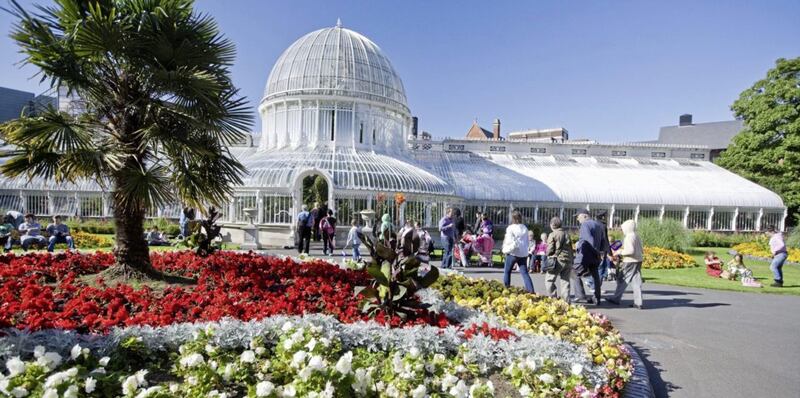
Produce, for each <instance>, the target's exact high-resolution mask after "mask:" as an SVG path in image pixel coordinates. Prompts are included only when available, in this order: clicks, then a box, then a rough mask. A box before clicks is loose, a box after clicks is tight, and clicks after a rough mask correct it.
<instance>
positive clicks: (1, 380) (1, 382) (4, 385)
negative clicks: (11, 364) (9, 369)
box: [0, 375, 10, 394]
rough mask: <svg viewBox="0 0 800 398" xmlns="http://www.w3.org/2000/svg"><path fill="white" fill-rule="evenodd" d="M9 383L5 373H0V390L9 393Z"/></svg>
mask: <svg viewBox="0 0 800 398" xmlns="http://www.w3.org/2000/svg"><path fill="white" fill-rule="evenodd" d="M8 383H10V381H9V380H8V379H6V378H5V377H4V376H3V375H0V392H3V393H6V394H8Z"/></svg>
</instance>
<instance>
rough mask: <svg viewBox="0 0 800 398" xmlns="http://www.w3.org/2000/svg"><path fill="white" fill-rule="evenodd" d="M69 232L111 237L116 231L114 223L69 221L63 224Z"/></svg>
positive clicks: (104, 221)
mask: <svg viewBox="0 0 800 398" xmlns="http://www.w3.org/2000/svg"><path fill="white" fill-rule="evenodd" d="M64 224H67V226H68V227H69V230H70V231H71V232H73V233H74V232H87V233H90V234H101V235H113V234H114V232H115V231H116V228H115V227H114V223H112V222H109V221H106V220H88V221H79V220H77V219H69V220H67V221H65V222H64Z"/></svg>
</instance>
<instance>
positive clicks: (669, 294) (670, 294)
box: [644, 290, 700, 296]
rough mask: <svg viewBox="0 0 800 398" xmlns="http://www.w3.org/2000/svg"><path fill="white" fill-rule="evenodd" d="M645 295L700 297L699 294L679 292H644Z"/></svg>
mask: <svg viewBox="0 0 800 398" xmlns="http://www.w3.org/2000/svg"><path fill="white" fill-rule="evenodd" d="M644 293H645V294H647V295H648V296H649V295H656V296H700V293H695V292H680V291H677V290H645V291H644Z"/></svg>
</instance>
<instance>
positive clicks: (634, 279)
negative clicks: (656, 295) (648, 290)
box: [606, 220, 644, 309]
mask: <svg viewBox="0 0 800 398" xmlns="http://www.w3.org/2000/svg"><path fill="white" fill-rule="evenodd" d="M622 233H624V234H625V237H624V238H623V240H622V247H620V248H619V250H617V251H616V252H614V255H615V256H617V257H620V258H621V261H622V265H621V266H620V267H619V269H618V271H617V290H616V291H615V292H614V295H613V296H612V297H609V298H606V301H608V302H609V303H611V304H615V305H619V304H620V301H621V300H622V294H623V293H625V288H627V287H628V285H632V286H633V306H634V307H636V308H638V309H642V260H643V259H644V251H643V249H642V240H641V239H639V235H637V234H636V221H633V220H628V221H625V222H624V223H622Z"/></svg>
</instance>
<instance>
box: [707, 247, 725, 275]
mask: <svg viewBox="0 0 800 398" xmlns="http://www.w3.org/2000/svg"><path fill="white" fill-rule="evenodd" d="M705 263H706V274H708V276H713V277H714V278H719V277H720V275H721V274H722V262H721V261H719V257H717V255H716V253H714V252H711V251H710V252H706V257H705Z"/></svg>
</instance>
